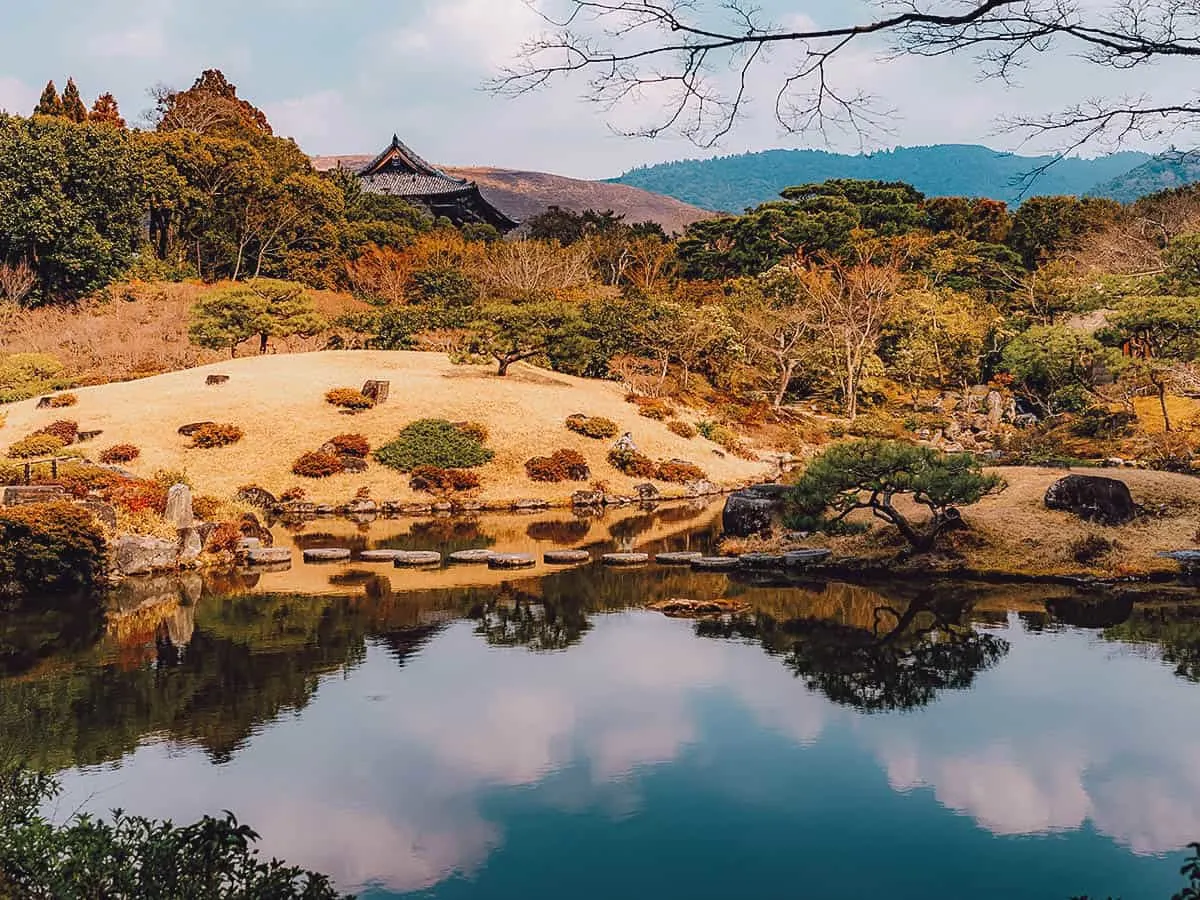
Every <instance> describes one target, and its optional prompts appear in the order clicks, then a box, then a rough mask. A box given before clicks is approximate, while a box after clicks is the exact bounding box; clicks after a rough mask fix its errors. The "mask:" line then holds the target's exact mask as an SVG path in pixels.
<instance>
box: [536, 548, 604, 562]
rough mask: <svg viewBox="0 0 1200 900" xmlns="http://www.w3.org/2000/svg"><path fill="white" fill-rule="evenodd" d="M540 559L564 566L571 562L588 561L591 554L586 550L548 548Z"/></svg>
mask: <svg viewBox="0 0 1200 900" xmlns="http://www.w3.org/2000/svg"><path fill="white" fill-rule="evenodd" d="M542 559H544V560H545V561H546V562H548V563H550V565H552V566H566V565H571V564H572V563H581V562H590V561H591V559H592V554H590V553H588V552H587V551H586V550H550V551H548V552H547V553H546V555H545V556H543V557H542Z"/></svg>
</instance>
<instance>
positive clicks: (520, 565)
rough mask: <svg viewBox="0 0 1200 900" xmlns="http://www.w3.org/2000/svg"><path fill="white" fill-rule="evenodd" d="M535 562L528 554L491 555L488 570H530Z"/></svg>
mask: <svg viewBox="0 0 1200 900" xmlns="http://www.w3.org/2000/svg"><path fill="white" fill-rule="evenodd" d="M536 565H537V560H536V559H534V558H533V557H532V556H530V555H529V554H528V553H493V554H492V556H491V557H489V559H488V568H489V569H531V568H533V567H534V566H536Z"/></svg>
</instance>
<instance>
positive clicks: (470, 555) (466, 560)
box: [446, 550, 496, 565]
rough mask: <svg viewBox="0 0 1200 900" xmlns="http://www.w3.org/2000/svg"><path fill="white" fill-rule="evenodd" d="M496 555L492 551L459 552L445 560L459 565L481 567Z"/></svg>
mask: <svg viewBox="0 0 1200 900" xmlns="http://www.w3.org/2000/svg"><path fill="white" fill-rule="evenodd" d="M495 555H496V552H495V551H494V550H459V551H457V552H456V553H451V554H450V555H449V556H447V557H446V559H447V560H448V561H449V562H452V563H459V564H460V565H483V564H485V563H487V562H489V561H490V560H491V558H492V557H493V556H495Z"/></svg>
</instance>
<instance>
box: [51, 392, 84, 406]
mask: <svg viewBox="0 0 1200 900" xmlns="http://www.w3.org/2000/svg"><path fill="white" fill-rule="evenodd" d="M78 402H79V398H78V397H76V396H75V395H74V394H55V395H54V396H53V397H51V398H50V401H49V403H48V404H47V405H48V406H49V407H50V408H51V409H65V408H66V407H68V406H74V405H75V404H76V403H78Z"/></svg>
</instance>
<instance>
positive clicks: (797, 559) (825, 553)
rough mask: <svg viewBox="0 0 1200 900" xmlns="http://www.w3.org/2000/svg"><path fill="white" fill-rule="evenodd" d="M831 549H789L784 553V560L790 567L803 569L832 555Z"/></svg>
mask: <svg viewBox="0 0 1200 900" xmlns="http://www.w3.org/2000/svg"><path fill="white" fill-rule="evenodd" d="M832 555H833V554H832V552H831V551H829V550H824V549H822V550H789V551H788V552H787V553H785V554H783V562H784V565H786V566H787V567H788V568H789V569H803V568H804V567H805V566H811V565H814V564H816V563H823V562H825V560H827V559H829V557H830V556H832Z"/></svg>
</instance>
